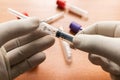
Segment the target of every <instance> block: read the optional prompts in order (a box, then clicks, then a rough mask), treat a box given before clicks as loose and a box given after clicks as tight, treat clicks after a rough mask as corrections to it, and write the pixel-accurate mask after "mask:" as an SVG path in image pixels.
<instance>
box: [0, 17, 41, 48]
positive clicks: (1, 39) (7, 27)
mask: <svg viewBox="0 0 120 80" xmlns="http://www.w3.org/2000/svg"><path fill="white" fill-rule="evenodd" d="M38 26H39V19H37V18H28V19H21V20H13V21H9V22H5V23H1V24H0V33H1V34H0V46H2V45H3V44H4V43H6V42H7V41H9V40H11V39H13V38H16V37H19V36H22V35H25V34H27V33H30V32H32V31H34V30H35V29H37V28H38Z"/></svg>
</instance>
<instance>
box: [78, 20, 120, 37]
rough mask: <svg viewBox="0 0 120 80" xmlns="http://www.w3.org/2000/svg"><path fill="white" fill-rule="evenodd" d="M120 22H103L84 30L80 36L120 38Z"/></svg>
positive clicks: (80, 32)
mask: <svg viewBox="0 0 120 80" xmlns="http://www.w3.org/2000/svg"><path fill="white" fill-rule="evenodd" d="M119 25H120V21H102V22H97V23H95V24H93V25H90V26H88V27H87V28H84V29H83V30H82V31H79V32H78V33H77V35H78V34H98V35H104V36H109V37H120V26H119Z"/></svg>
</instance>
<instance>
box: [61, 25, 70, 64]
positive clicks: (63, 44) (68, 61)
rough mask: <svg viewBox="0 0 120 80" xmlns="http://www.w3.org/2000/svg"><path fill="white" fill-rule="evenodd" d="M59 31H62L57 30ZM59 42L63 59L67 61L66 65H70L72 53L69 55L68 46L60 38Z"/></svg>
mask: <svg viewBox="0 0 120 80" xmlns="http://www.w3.org/2000/svg"><path fill="white" fill-rule="evenodd" d="M59 29H60V30H62V31H63V30H64V29H63V27H60V28H59ZM60 42H61V47H62V50H63V53H64V58H65V60H66V61H67V63H71V62H72V53H71V48H70V44H69V43H68V42H66V41H64V40H62V39H61V38H60Z"/></svg>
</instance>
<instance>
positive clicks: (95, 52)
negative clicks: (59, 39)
mask: <svg viewBox="0 0 120 80" xmlns="http://www.w3.org/2000/svg"><path fill="white" fill-rule="evenodd" d="M73 43H74V46H75V47H76V48H78V49H80V50H83V51H86V52H88V53H89V60H90V61H91V62H92V63H93V64H96V65H100V66H101V67H102V68H103V70H105V71H107V72H109V73H110V74H111V76H112V79H113V80H120V21H104V22H98V23H95V24H93V25H91V26H88V27H87V28H85V29H84V30H82V31H80V32H79V33H78V34H77V35H76V36H75V37H74V39H73Z"/></svg>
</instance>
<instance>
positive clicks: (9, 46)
mask: <svg viewBox="0 0 120 80" xmlns="http://www.w3.org/2000/svg"><path fill="white" fill-rule="evenodd" d="M46 35H47V34H46V33H45V32H42V31H40V30H39V29H37V30H36V31H34V32H32V33H29V34H27V35H25V36H22V37H18V38H16V39H13V40H11V41H9V42H7V43H6V44H5V45H4V47H5V49H6V51H7V52H8V51H10V50H13V49H15V48H17V47H20V46H23V45H25V44H27V43H30V42H32V41H34V40H36V39H38V38H41V37H44V36H46Z"/></svg>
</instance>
